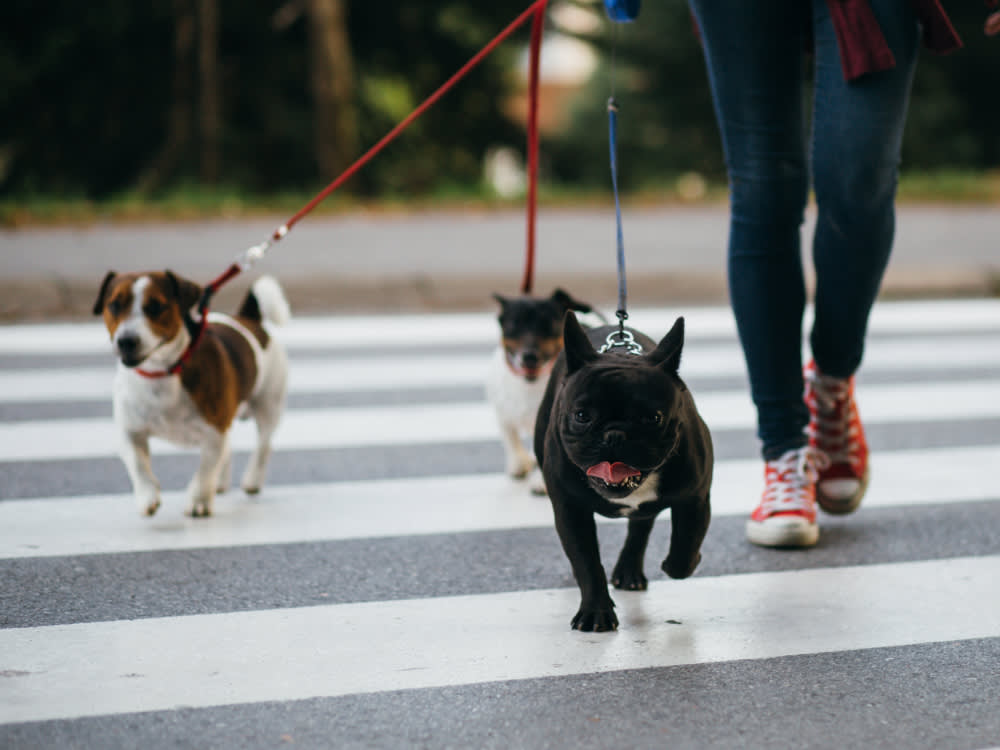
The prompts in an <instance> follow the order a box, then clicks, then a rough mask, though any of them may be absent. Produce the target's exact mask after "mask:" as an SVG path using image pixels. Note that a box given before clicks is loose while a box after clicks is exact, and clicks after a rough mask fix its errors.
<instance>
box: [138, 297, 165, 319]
mask: <svg viewBox="0 0 1000 750" xmlns="http://www.w3.org/2000/svg"><path fill="white" fill-rule="evenodd" d="M163 310H164V307H163V303H162V302H160V301H159V300H155V299H151V300H149V302H147V303H146V304H145V305H143V306H142V311H143V312H144V313H146V315H147V317H150V318H157V317H159V316H160V314H161V313H162V312H163Z"/></svg>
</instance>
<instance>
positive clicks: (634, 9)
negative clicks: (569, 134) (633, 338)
mask: <svg viewBox="0 0 1000 750" xmlns="http://www.w3.org/2000/svg"><path fill="white" fill-rule="evenodd" d="M639 2H640V0H604V10H605V11H607V14H608V18H610V19H611V20H612V21H616V22H618V23H625V22H628V21H634V20H635V18H636V16H638V15H639ZM615 42H617V36H616V38H615ZM615 46H617V45H616V44H615V45H613V46H612V63H611V96H610V97H609V98H608V146H609V148H610V151H611V186H612V188H613V189H614V193H615V220H616V221H617V225H618V235H617V236H618V310H617V311H616V312H615V314H616V315H617V316H618V336H619V337H620V338H621V339H622V340H624V339H625V321H626V320H628V312H627V309H626V302H627V300H628V288H627V285H626V283H625V236H624V234H623V232H622V204H621V197H620V196H619V194H618V101H617V100H616V99H615V87H614V73H615V71H614V69H615V62H614V47H615Z"/></svg>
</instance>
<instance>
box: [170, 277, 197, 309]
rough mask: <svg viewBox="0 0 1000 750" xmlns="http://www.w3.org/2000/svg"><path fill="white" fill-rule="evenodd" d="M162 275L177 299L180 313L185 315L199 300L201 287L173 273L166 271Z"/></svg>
mask: <svg viewBox="0 0 1000 750" xmlns="http://www.w3.org/2000/svg"><path fill="white" fill-rule="evenodd" d="M164 275H165V276H166V277H167V282H168V283H169V284H170V290H171V292H172V293H173V295H174V297H175V298H176V299H177V305H178V306H179V307H180V308H181V312H183V313H185V314H187V313H188V312H190V311H191V308H192V307H194V306H195V305H197V304H198V300H200V299H201V287H200V286H198V285H197V284H195V283H194V282H193V281H188V280H187V279H182V278H181V277H179V276H177V275H176V274H175V273H174V272H173V271H166V272H164Z"/></svg>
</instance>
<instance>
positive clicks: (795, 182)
mask: <svg viewBox="0 0 1000 750" xmlns="http://www.w3.org/2000/svg"><path fill="white" fill-rule="evenodd" d="M689 3H690V6H691V9H692V10H693V12H694V14H695V18H696V19H697V22H698V26H699V29H700V31H701V36H702V44H703V47H704V52H705V59H706V62H707V67H708V75H709V81H710V83H711V87H712V97H713V102H714V105H715V113H716V118H717V121H718V125H719V130H720V132H721V135H722V144H723V150H724V152H725V157H726V168H727V171H728V174H729V186H730V225H729V250H728V276H729V294H730V299H731V302H732V306H733V313H734V315H735V317H736V324H737V329H738V331H739V336H740V343H741V344H742V346H743V353H744V356H745V358H746V364H747V370H748V373H749V378H750V388H751V395H752V397H753V401H754V404H755V405H756V407H757V434H758V436H759V437H760V439H761V443H762V448H763V453H764V457H765V459H771V458H777V457H778V456H780V455H781V454H782V453H783V452H785V451H786V450H789V449H793V448H798V447H801V446H803V445H805V443H806V437H805V433H804V428H805V426H806V425H807V424H808V421H809V414H808V411H807V409H806V406H805V404H804V403H803V400H802V393H803V380H802V318H803V310H804V308H805V302H806V286H805V280H804V275H803V267H802V253H801V239H800V227H801V224H802V221H803V213H804V210H805V206H806V201H807V198H808V195H809V187H810V182H811V184H812V186H813V189H814V191H815V196H816V205H817V209H818V217H817V225H816V232H815V236H814V237H813V264H814V266H815V271H816V291H815V304H814V307H815V322H814V324H813V328H812V332H811V334H810V344H811V347H812V354H813V357H814V358H815V360H816V364H817V366H818V367H819V369H820V371H821V372H823V373H824V374H827V375H832V376H835V377H848V376H850V375H852V374H854V372H855V370H857V368H858V366H859V365H860V363H861V357H862V353H863V350H864V340H865V333H866V330H867V327H868V316H869V313H870V311H871V307H872V305H873V304H874V302H875V298H876V296H877V295H878V290H879V286H880V284H881V281H882V275H883V273H884V272H885V268H886V265H887V263H888V260H889V252H890V249H891V247H892V240H893V234H894V231H895V208H894V201H895V195H896V183H897V176H898V166H899V154H900V146H901V142H902V137H903V124H904V121H905V119H906V109H907V104H908V101H909V93H910V87H911V83H912V80H913V71H914V68H915V65H916V58H917V52H918V46H919V32H920V29H919V24H918V22H917V19H916V17H915V15H914V14H913V12H912V9H911V7H910V3H909V1H908V0H872V3H871V4H872V8H873V10H874V12H875V14H876V16H877V18H878V20H879V23H880V25H881V27H882V32H883V34H884V35H885V37H886V39H887V41H888V43H889V46H890V48H891V49H892V52H893V54H894V56H895V58H896V67H895V68H893V69H891V70H888V71H885V72H881V73H875V74H869V75H866V76H862V77H861V78H859V79H856V80H854V81H853V82H850V83H848V82H846V81H845V80H844V78H843V74H842V72H841V67H840V53H839V50H838V46H837V40H836V36H835V35H834V30H833V26H832V23H831V20H830V15H829V13H828V11H827V3H826V0H689ZM810 35H811V37H812V40H813V49H814V58H813V65H814V70H815V75H814V92H815V93H814V97H813V110H812V118H811V122H812V128H811V132H808V130H809V129H808V122H809V119H810V118H808V117H807V116H806V107H805V100H806V92H805V85H804V84H805V81H804V70H805V60H806V56H807V49H808V46H809V41H808V40H809V36H810Z"/></svg>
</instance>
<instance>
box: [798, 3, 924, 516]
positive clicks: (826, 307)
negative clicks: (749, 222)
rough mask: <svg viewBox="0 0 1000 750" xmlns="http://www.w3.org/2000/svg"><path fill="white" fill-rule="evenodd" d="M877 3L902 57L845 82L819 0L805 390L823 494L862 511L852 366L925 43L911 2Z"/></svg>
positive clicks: (885, 254)
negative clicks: (809, 353) (820, 458)
mask: <svg viewBox="0 0 1000 750" xmlns="http://www.w3.org/2000/svg"><path fill="white" fill-rule="evenodd" d="M871 7H872V10H873V12H874V13H875V15H876V17H877V19H878V22H879V25H880V27H881V29H882V32H883V34H884V35H885V37H886V41H887V42H888V44H889V47H890V49H891V50H892V52H893V55H894V57H895V59H896V67H895V68H893V69H891V70H887V71H883V72H880V73H874V74H870V75H866V76H862V77H861V78H859V79H857V80H855V81H852V82H846V81H844V78H843V75H842V73H841V68H840V55H839V50H838V48H837V42H836V38H835V36H834V32H833V27H832V23H831V21H830V17H829V15H828V13H827V4H826V0H813V8H814V36H815V40H816V99H815V105H814V127H813V144H812V162H813V180H814V185H815V190H816V203H817V206H818V218H817V224H816V234H815V237H814V240H813V260H814V263H815V266H816V299H815V310H816V316H815V322H814V324H813V329H812V332H811V335H810V343H811V345H812V350H813V362H810V363H809V365H808V366H807V369H806V384H807V385H806V394H805V395H806V402H807V404H808V406H809V410H810V413H811V418H810V422H809V442H810V445H811V446H812V447H813V448H815V449H817V450H819V451H822V453H823V454H824V455H825V456H826V457H827V459H828V465H827V466H826V467H825V468H824V469H823V470H822V471H821V472H820V473H819V476H818V481H817V484H816V500H817V502H818V503H819V505H820V507H822V508H823V509H824V510H826V511H827V512H829V513H850V512H852V511H854V510H855V509H856V508H857V507H858V505H859V504H860V503H861V499H862V498H863V497H864V494H865V490H866V489H867V486H868V477H869V474H870V471H869V461H868V444H867V441H866V439H865V432H864V427H863V425H862V423H861V418H860V416H859V413H858V407H857V404H856V402H855V398H854V378H853V375H854V372H855V371H856V370H857V368H858V366H859V365H860V363H861V357H862V354H863V352H864V341H865V333H866V330H867V327H868V316H869V313H870V312H871V308H872V305H873V304H874V302H875V298H876V296H877V295H878V290H879V286H880V285H881V281H882V276H883V274H884V272H885V268H886V264H887V263H888V260H889V252H890V249H891V247H892V240H893V234H894V232H895V210H894V201H895V195H896V182H897V174H898V166H899V155H900V148H901V144H902V138H903V125H904V122H905V119H906V108H907V103H908V100H909V93H910V85H911V83H912V80H913V71H914V67H915V64H916V58H917V52H918V45H919V27H918V22H917V19H916V17H915V16H914V14H913V11H912V7H911V3H909V2H904V1H903V0H872V3H871Z"/></svg>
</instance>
